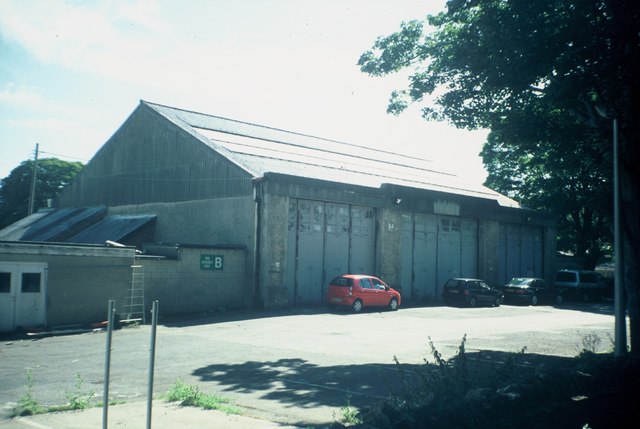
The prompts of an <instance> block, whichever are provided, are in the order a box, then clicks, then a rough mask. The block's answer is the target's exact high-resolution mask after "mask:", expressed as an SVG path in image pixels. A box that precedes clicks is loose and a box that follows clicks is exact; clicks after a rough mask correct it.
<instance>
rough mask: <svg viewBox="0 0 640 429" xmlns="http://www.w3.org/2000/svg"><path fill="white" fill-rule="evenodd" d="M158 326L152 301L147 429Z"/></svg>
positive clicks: (149, 424)
mask: <svg viewBox="0 0 640 429" xmlns="http://www.w3.org/2000/svg"><path fill="white" fill-rule="evenodd" d="M157 326H158V301H157V300H156V301H153V308H152V309H151V346H150V350H149V377H148V378H149V381H148V386H147V429H151V408H152V403H153V369H154V365H155V357H156V328H157Z"/></svg>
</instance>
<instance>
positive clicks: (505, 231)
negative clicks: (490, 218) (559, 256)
mask: <svg viewBox="0 0 640 429" xmlns="http://www.w3.org/2000/svg"><path fill="white" fill-rule="evenodd" d="M498 251H499V254H500V255H499V256H500V265H499V271H498V274H499V279H500V281H501V282H502V283H503V284H504V283H506V282H508V281H509V280H510V279H512V278H513V277H542V276H543V275H544V273H543V266H542V260H543V255H542V252H543V249H542V228H540V227H533V226H526V225H515V224H500V237H499V246H498Z"/></svg>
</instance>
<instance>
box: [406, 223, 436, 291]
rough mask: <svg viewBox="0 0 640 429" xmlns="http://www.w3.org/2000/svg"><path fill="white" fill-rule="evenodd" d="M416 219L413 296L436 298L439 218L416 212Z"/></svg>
mask: <svg viewBox="0 0 640 429" xmlns="http://www.w3.org/2000/svg"><path fill="white" fill-rule="evenodd" d="M414 220H415V222H414V229H415V233H414V241H413V273H414V278H413V287H412V288H411V289H412V290H411V296H412V298H415V299H423V298H429V299H434V298H435V297H436V296H435V295H436V290H437V279H436V275H437V272H436V267H437V264H436V262H437V252H438V247H437V239H436V237H437V234H438V219H437V218H436V216H430V215H423V214H416V215H415V217H414Z"/></svg>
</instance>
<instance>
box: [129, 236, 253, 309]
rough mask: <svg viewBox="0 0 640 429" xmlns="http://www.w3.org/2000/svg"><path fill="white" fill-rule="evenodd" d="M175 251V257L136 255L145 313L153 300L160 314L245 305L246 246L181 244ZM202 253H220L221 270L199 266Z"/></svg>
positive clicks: (233, 307) (243, 306)
mask: <svg viewBox="0 0 640 429" xmlns="http://www.w3.org/2000/svg"><path fill="white" fill-rule="evenodd" d="M178 252H179V253H178V255H179V256H178V259H167V258H159V257H144V256H142V257H138V258H136V264H138V265H141V266H142V267H143V273H144V288H145V308H146V310H147V312H148V311H149V310H150V309H151V307H152V304H153V301H154V300H158V305H159V315H160V316H169V315H177V314H188V313H200V312H201V313H210V312H219V311H224V310H227V309H240V308H245V307H246V301H247V298H248V296H247V294H246V290H247V286H246V284H245V283H246V279H245V278H246V275H245V273H246V265H247V263H246V256H247V252H246V249H238V248H223V247H206V246H198V247H186V246H180V247H179V251H178ZM202 255H216V256H221V257H222V258H223V266H222V269H213V270H209V269H202V267H201V257H202ZM147 315H148V314H147Z"/></svg>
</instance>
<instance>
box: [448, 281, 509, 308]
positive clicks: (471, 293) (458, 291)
mask: <svg viewBox="0 0 640 429" xmlns="http://www.w3.org/2000/svg"><path fill="white" fill-rule="evenodd" d="M502 297H503V295H502V291H500V290H498V289H495V288H492V287H490V286H489V285H488V284H486V283H485V282H484V281H483V280H479V279H449V280H448V281H447V283H446V284H445V285H444V287H443V288H442V298H443V299H444V302H445V303H446V304H447V305H451V304H464V305H468V306H470V307H475V306H476V305H482V304H485V305H494V306H496V307H497V306H499V305H500V304H501V303H502Z"/></svg>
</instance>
